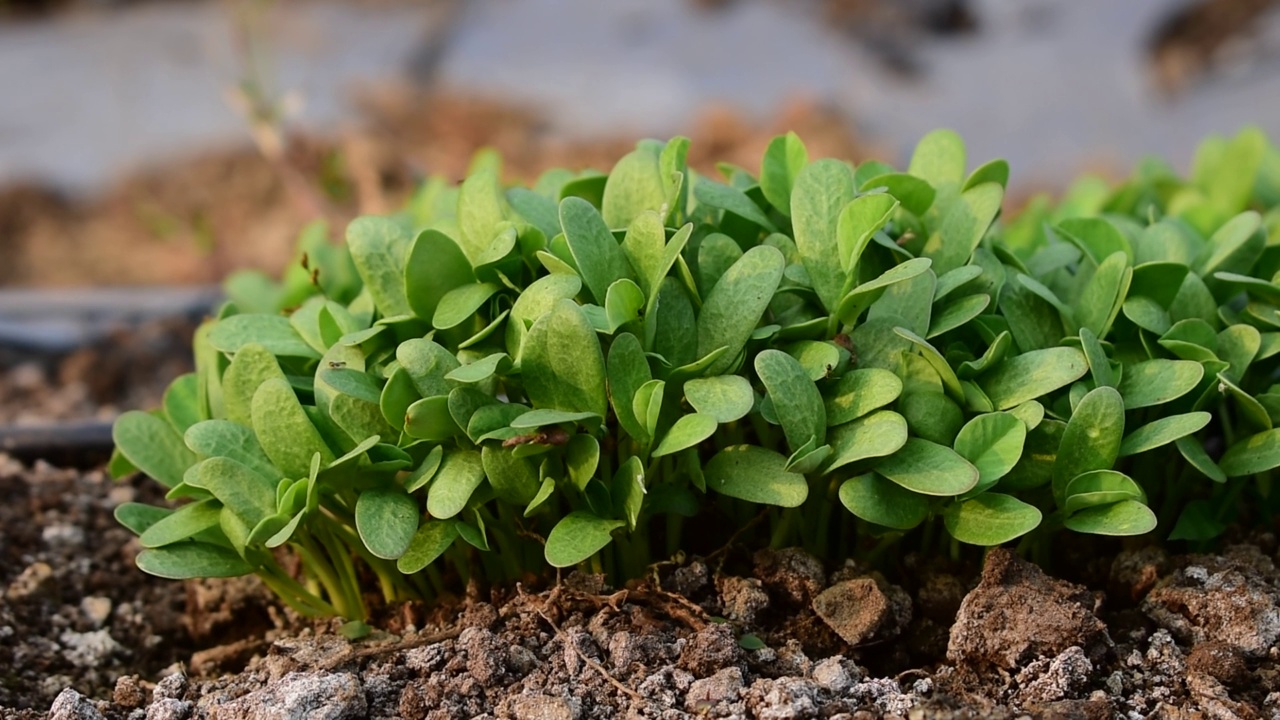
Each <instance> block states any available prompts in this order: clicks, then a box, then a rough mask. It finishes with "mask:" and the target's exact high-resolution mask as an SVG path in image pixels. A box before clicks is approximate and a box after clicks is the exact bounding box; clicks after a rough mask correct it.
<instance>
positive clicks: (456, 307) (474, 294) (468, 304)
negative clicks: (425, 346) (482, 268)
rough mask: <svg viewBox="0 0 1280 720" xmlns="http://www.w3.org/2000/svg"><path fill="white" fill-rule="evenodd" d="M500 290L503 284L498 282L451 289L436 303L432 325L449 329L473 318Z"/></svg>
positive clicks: (471, 284)
mask: <svg viewBox="0 0 1280 720" xmlns="http://www.w3.org/2000/svg"><path fill="white" fill-rule="evenodd" d="M500 290H502V286H501V285H499V284H498V283H470V284H467V285H460V286H458V287H456V288H454V289H452V290H450V291H449V292H447V293H445V294H444V295H443V296H442V297H441V298H440V302H439V304H438V305H436V312H435V314H434V315H432V316H431V325H432V327H434V328H436V329H437V330H448V329H450V328H455V327H458V326H459V325H461V324H462V323H464V322H467V321H468V320H471V319H472V318H474V317H475V315H476V313H477V312H478V311H479V310H480V308H481V307H483V306H484V304H485V303H486V302H488V301H489V298H491V297H493V296H494V295H495V294H496V293H498V292H499V291H500Z"/></svg>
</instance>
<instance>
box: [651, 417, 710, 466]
mask: <svg viewBox="0 0 1280 720" xmlns="http://www.w3.org/2000/svg"><path fill="white" fill-rule="evenodd" d="M716 426H717V421H716V418H715V417H713V416H711V415H705V414H703V413H694V414H692V415H685V416H683V417H681V418H680V419H679V420H676V422H675V424H674V425H672V426H671V429H670V430H668V431H667V434H666V435H664V436H663V437H662V440H661V441H660V442H659V443H658V447H656V448H654V450H653V457H662V456H663V455H671V454H673V453H677V452H680V451H681V450H684V449H686V448H691V447H694V446H696V445H697V444H698V443H700V442H702V441H703V440H706V439H707V438H709V437H711V436H712V435H714V434H715V432H716Z"/></svg>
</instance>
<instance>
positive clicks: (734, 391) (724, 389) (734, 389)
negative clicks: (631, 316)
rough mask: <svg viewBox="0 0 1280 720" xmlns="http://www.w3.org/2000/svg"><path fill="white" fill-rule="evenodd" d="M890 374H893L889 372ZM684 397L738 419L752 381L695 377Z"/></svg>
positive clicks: (750, 402)
mask: <svg viewBox="0 0 1280 720" xmlns="http://www.w3.org/2000/svg"><path fill="white" fill-rule="evenodd" d="M611 353H612V350H611ZM889 374H890V375H891V376H892V373H889ZM895 379H897V378H896V376H895ZM684 396H685V399H686V400H688V401H689V404H690V405H692V406H693V409H694V410H697V411H698V413H700V414H703V415H708V416H710V417H712V418H714V419H715V421H716V422H718V423H731V422H734V421H735V420H741V419H742V418H744V417H746V416H747V414H748V413H750V412H751V408H752V407H753V406H754V405H755V395H754V393H753V392H752V390H751V383H750V382H748V381H747V379H746V378H745V377H742V376H741V375H718V376H716V377H708V378H694V379H693V380H690V381H689V382H687V383H685V385H684Z"/></svg>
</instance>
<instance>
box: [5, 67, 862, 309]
mask: <svg viewBox="0 0 1280 720" xmlns="http://www.w3.org/2000/svg"><path fill="white" fill-rule="evenodd" d="M365 103H366V105H367V108H368V109H367V113H366V116H367V122H366V123H365V126H364V128H363V129H361V130H359V131H355V132H352V133H349V134H347V135H346V136H343V137H339V138H310V137H301V136H297V137H293V138H292V139H291V142H289V143H288V148H287V151H286V152H285V153H284V161H283V162H280V163H272V162H269V161H267V160H266V159H264V158H263V156H261V155H260V154H258V153H257V152H256V151H254V150H252V149H249V148H245V149H240V150H233V151H229V152H220V153H211V154H206V155H203V156H199V157H193V158H185V159H182V160H180V161H176V162H174V163H172V164H168V165H164V166H159V167H155V168H153V169H151V170H149V171H146V172H143V173H140V174H138V175H136V176H133V177H130V178H124V179H122V180H121V181H120V182H119V183H118V184H117V185H116V186H115V187H113V188H112V189H110V190H109V191H108V192H107V193H106V194H105V195H103V196H102V197H100V198H97V199H93V200H90V201H75V200H71V199H68V198H64V197H61V196H59V195H58V194H57V193H56V192H53V191H51V190H49V189H47V188H39V187H10V188H7V189H6V188H0V239H2V240H0V252H2V253H3V254H4V256H5V259H6V262H5V263H4V265H3V267H0V285H60V286H69V285H133V284H173V283H207V282H216V281H218V280H220V279H221V278H222V277H224V276H225V275H226V274H227V273H228V272H230V271H231V270H234V269H237V268H242V267H256V268H262V269H265V270H267V271H270V272H275V271H278V270H279V269H280V268H281V267H282V266H283V264H284V263H285V262H287V261H288V259H289V257H290V256H291V255H292V251H293V244H294V241H295V238H296V237H297V234H298V232H299V231H300V230H301V229H302V227H304V226H305V225H306V224H307V223H309V222H310V221H312V220H314V219H316V218H317V217H326V218H328V219H329V220H330V226H331V227H332V228H335V233H340V231H341V228H343V227H344V226H345V224H346V222H347V221H348V220H349V219H350V218H351V217H353V216H354V215H355V214H357V213H362V212H386V211H389V210H393V209H394V208H396V207H397V206H399V205H400V204H401V203H402V202H403V201H404V199H405V198H406V197H407V196H408V194H409V192H410V190H411V189H412V187H413V185H414V182H415V180H414V179H415V178H420V177H424V176H426V175H429V174H431V175H443V176H445V177H448V178H451V179H454V180H458V179H460V178H462V177H463V176H465V174H466V170H467V166H468V164H469V163H470V160H471V157H472V155H473V154H474V153H475V152H476V151H477V150H479V149H481V148H484V147H493V148H496V149H497V150H498V151H500V152H501V153H502V155H503V158H504V170H505V174H506V175H507V177H508V178H509V179H511V180H518V179H524V180H528V179H532V178H534V177H536V176H537V175H538V174H539V173H540V172H542V171H543V170H545V169H547V168H550V167H556V166H564V167H571V168H586V167H595V168H597V169H601V170H607V169H609V168H610V167H612V165H613V163H614V162H615V161H616V160H617V158H618V157H620V156H621V155H623V154H624V153H626V152H627V151H628V150H630V149H631V148H632V147H633V140H631V139H629V140H623V139H617V138H614V139H608V138H606V139H599V140H592V141H568V140H565V139H563V138H561V137H559V136H557V135H556V134H554V133H553V132H551V131H550V129H549V128H548V126H547V125H546V123H545V122H544V121H542V120H541V119H540V118H539V117H538V116H537V115H536V113H533V112H531V111H529V110H527V109H525V108H522V107H518V106H513V105H510V104H506V103H502V102H496V101H491V100H487V99H483V98H477V97H469V96H465V95H459V94H456V93H429V94H425V95H424V94H419V93H415V92H412V91H409V90H405V89H398V90H394V91H391V90H387V91H383V92H380V93H374V94H370V95H369V96H368V97H366V98H365ZM787 130H795V131H796V132H798V133H800V134H801V135H802V137H804V139H805V142H806V143H808V145H809V149H810V152H811V153H812V154H814V155H818V154H822V155H830V156H834V157H845V158H851V159H859V160H860V159H863V158H865V157H866V153H865V152H861V151H860V150H862V149H863V148H862V146H860V145H858V144H857V143H856V142H855V139H854V138H853V136H852V134H851V132H850V123H849V121H848V120H847V119H846V118H844V117H842V116H840V115H839V114H837V113H835V112H833V111H831V110H829V109H827V108H824V107H822V106H819V105H816V104H813V103H809V102H805V101H799V100H797V101H796V102H793V103H789V104H788V105H786V106H785V107H782V108H780V109H779V111H778V114H777V116H776V117H774V118H772V119H770V120H769V121H767V122H764V123H751V122H748V121H746V120H744V119H743V118H742V117H741V115H740V114H738V113H736V112H734V111H733V110H732V109H729V108H722V107H712V108H707V109H706V110H705V111H704V112H703V113H702V115H701V116H700V118H699V119H698V120H697V121H696V122H695V123H694V124H693V126H692V127H691V128H690V132H689V133H688V134H689V135H690V137H691V138H692V139H693V141H694V142H693V147H692V149H691V151H690V152H691V155H690V162H691V163H692V164H693V165H694V167H696V168H698V169H699V170H701V171H704V172H714V171H715V168H714V166H713V163H714V162H715V161H719V160H724V161H729V162H733V163H737V164H740V165H743V166H745V167H750V168H755V167H756V164H757V163H759V160H760V156H761V155H762V154H763V151H764V148H765V146H766V145H767V143H768V141H769V139H770V138H771V137H772V136H773V135H775V134H777V133H779V132H785V131H787Z"/></svg>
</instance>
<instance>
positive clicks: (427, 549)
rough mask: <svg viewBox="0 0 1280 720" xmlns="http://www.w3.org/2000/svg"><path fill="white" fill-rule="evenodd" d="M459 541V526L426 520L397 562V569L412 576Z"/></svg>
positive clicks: (445, 521)
mask: <svg viewBox="0 0 1280 720" xmlns="http://www.w3.org/2000/svg"><path fill="white" fill-rule="evenodd" d="M456 539H458V526H457V524H456V523H455V522H453V521H451V520H425V521H423V523H422V525H421V526H419V527H418V531H417V532H416V533H414V535H413V539H412V540H411V541H409V547H408V549H406V550H405V551H404V554H402V555H401V556H400V558H399V559H398V560H396V569H397V570H399V571H400V572H402V573H404V574H405V575H412V574H414V573H416V572H418V571H419V570H421V569H423V568H425V567H426V566H428V565H430V564H431V563H433V562H435V561H436V558H438V557H440V556H441V555H443V554H444V551H445V550H448V549H449V546H450V545H453V541H454V540H456Z"/></svg>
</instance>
